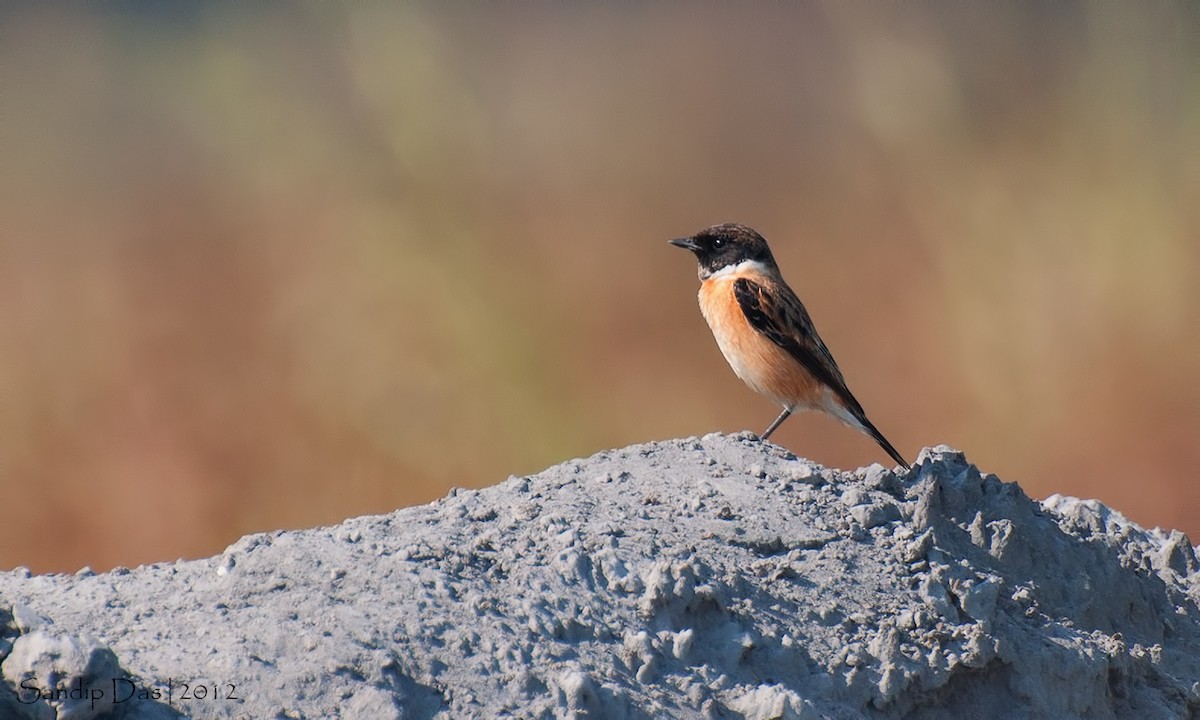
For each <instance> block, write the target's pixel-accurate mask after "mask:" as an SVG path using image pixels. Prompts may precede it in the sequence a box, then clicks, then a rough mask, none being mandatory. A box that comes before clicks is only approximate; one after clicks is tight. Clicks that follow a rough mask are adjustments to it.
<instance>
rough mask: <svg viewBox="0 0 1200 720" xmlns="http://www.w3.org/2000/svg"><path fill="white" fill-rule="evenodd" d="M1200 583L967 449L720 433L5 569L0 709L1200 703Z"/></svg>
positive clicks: (507, 712) (803, 712) (1151, 547)
mask: <svg viewBox="0 0 1200 720" xmlns="http://www.w3.org/2000/svg"><path fill="white" fill-rule="evenodd" d="M1198 599H1200V573H1198V572H1197V563H1196V558H1195V555H1194V553H1193V549H1192V547H1191V546H1190V543H1189V542H1188V541H1187V538H1186V537H1184V536H1183V535H1181V534H1179V533H1170V534H1167V533H1163V532H1161V531H1158V530H1149V531H1148V530H1144V529H1142V528H1140V527H1138V526H1136V525H1134V524H1132V523H1130V522H1129V521H1127V520H1126V519H1124V518H1123V517H1122V516H1121V515H1120V514H1119V513H1117V512H1115V511H1112V510H1109V509H1108V508H1106V507H1104V506H1103V505H1100V504H1098V503H1096V502H1091V501H1080V500H1075V499H1071V498H1062V497H1054V498H1051V499H1049V500H1047V501H1046V502H1044V503H1038V502H1034V501H1032V500H1030V499H1029V498H1028V497H1026V496H1025V495H1024V493H1022V492H1021V490H1020V488H1018V487H1017V486H1016V485H1015V484H1010V483H1004V482H1001V481H1000V480H999V479H997V478H996V477H994V476H992V475H985V474H982V473H981V472H980V471H979V470H977V469H976V468H975V467H974V466H973V465H970V464H969V463H968V462H967V460H966V459H965V458H964V457H963V456H962V455H961V454H960V453H957V452H955V451H953V450H950V449H948V448H945V447H939V448H935V449H933V450H926V451H925V452H923V453H922V454H921V456H920V458H919V459H918V462H917V464H916V465H915V466H914V467H913V470H912V471H911V472H910V473H906V474H900V475H897V474H894V473H893V472H892V471H890V470H887V469H885V468H883V467H881V466H878V465H873V466H871V467H868V468H865V469H862V470H859V471H857V472H854V473H844V472H840V471H836V470H830V469H825V468H821V467H819V466H816V465H814V464H812V463H810V462H808V461H807V460H803V459H799V458H796V457H795V456H794V455H792V454H791V453H789V452H788V451H786V450H785V449H783V448H781V447H778V446H775V445H769V444H763V443H760V442H758V441H757V440H755V439H753V438H752V437H751V436H748V435H737V436H720V435H710V436H706V437H704V438H701V439H687V440H678V441H668V442H659V443H650V444H646V445H639V446H634V447H629V448H625V449H621V450H613V451H608V452H603V453H600V454H598V455H596V456H594V457H591V458H588V459H586V460H574V461H571V462H567V463H564V464H562V465H559V466H557V467H554V468H551V469H549V470H546V471H545V472H542V473H539V474H537V475H534V476H531V477H523V478H517V477H514V478H510V479H508V480H507V481H506V482H503V483H501V484H499V485H497V486H495V487H491V488H488V489H486V490H481V491H457V492H454V493H451V495H450V496H448V497H446V498H445V499H443V500H440V501H438V502H435V503H432V504H430V505H426V506H423V507H416V508H409V509H405V510H400V511H397V512H394V513H392V514H390V515H386V516H380V517H365V518H356V519H353V520H348V521H347V522H345V523H343V524H342V525H339V526H337V527H333V528H321V529H315V530H307V531H301V532H277V533H272V534H264V535H254V536H250V537H246V538H243V539H242V540H240V541H239V542H237V543H236V544H234V545H233V546H232V547H230V548H229V549H228V550H227V551H226V552H225V553H224V554H223V555H221V556H219V557H214V558H210V559H207V560H198V561H187V562H182V561H181V562H177V563H174V564H163V565H155V566H150V567H143V568H138V569H136V570H125V569H119V570H116V571H113V572H110V573H105V574H102V575H95V574H91V573H87V572H84V573H80V574H77V575H74V576H62V575H56V576H30V575H29V573H28V572H22V571H17V572H11V573H5V574H3V575H0V657H2V658H3V664H2V665H0V672H2V674H3V679H4V682H3V683H0V717H4V718H14V719H18V718H54V717H59V718H66V717H71V718H89V717H102V716H104V714H105V713H108V716H109V717H117V718H123V717H130V718H132V717H137V718H170V717H178V716H181V715H182V716H187V717H194V718H270V717H287V718H327V717H343V718H435V717H436V718H443V717H445V718H464V717H522V718H537V717H596V718H646V717H679V718H688V717H705V718H708V717H712V718H717V717H721V718H738V717H745V718H751V719H755V720H757V719H762V718H823V717H828V718H863V717H868V718H901V717H904V718H947V719H949V718H973V717H988V718H1004V717H1013V718H1025V717H1053V718H1125V717H1128V718H1196V717H1200V683H1198V682H1197V680H1200V623H1198V622H1197V618H1198V617H1200V609H1198V606H1197V600H1198ZM56 713H57V714H56Z"/></svg>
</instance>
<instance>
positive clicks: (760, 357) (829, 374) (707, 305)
mask: <svg viewBox="0 0 1200 720" xmlns="http://www.w3.org/2000/svg"><path fill="white" fill-rule="evenodd" d="M670 242H671V244H672V245H675V246H677V247H681V248H684V249H686V250H691V251H692V253H694V254H695V255H696V260H697V261H698V263H699V265H700V270H699V274H700V312H701V313H703V314H704V319H705V320H707V321H708V326H709V327H710V328H712V332H713V336H714V337H715V338H716V339H717V345H718V346H719V347H720V348H721V353H722V354H723V355H724V356H725V359H726V360H727V361H728V362H729V366H730V367H732V368H733V372H734V373H735V374H736V375H737V376H738V377H739V378H741V379H742V381H743V382H745V383H746V384H747V385H749V386H750V388H751V389H752V390H754V391H755V392H758V393H761V394H763V395H765V396H767V397H768V398H770V399H772V400H774V401H775V402H776V403H778V404H779V405H781V406H783V412H781V413H780V414H779V417H777V418H775V422H773V423H771V425H770V426H769V427H768V428H767V429H766V430H765V431H763V434H762V436H761V437H762V439H763V440H766V439H767V438H769V437H770V436H771V433H773V432H775V429H776V428H778V427H779V425H780V424H781V423H782V422H783V421H784V420H787V418H788V416H789V415H791V414H792V412H794V411H799V410H821V411H823V412H826V413H828V414H830V415H832V416H833V417H835V418H837V419H838V420H840V421H842V422H843V423H845V424H847V425H849V426H850V427H852V428H855V429H856V430H859V431H861V432H863V433H865V434H867V435H869V436H871V437H872V438H874V440H875V442H877V443H879V446H880V447H882V448H883V449H884V450H885V451H887V454H888V455H891V456H892V459H893V460H895V461H896V462H898V463H900V464H901V465H903V466H904V467H905V468H906V469H907V468H908V467H909V465H908V463H907V462H905V460H904V456H902V455H901V454H900V453H899V452H898V451H897V450H896V448H895V447H893V446H892V444H891V443H890V442H888V441H887V438H885V437H884V436H883V433H881V432H879V431H878V430H876V429H875V426H874V425H872V424H871V421H870V420H868V419H867V414H866V412H864V411H863V407H862V405H860V404H859V402H858V400H856V399H855V398H854V395H852V394H851V393H850V388H848V387H846V381H845V380H844V379H843V378H842V371H841V370H839V369H838V366H837V363H836V362H834V359H833V355H831V354H830V352H829V348H827V347H825V343H824V342H822V341H821V336H820V335H817V329H816V328H815V327H813V323H812V320H811V319H810V318H809V317H808V311H807V310H805V309H804V304H803V303H801V302H800V298H798V297H796V293H794V292H792V289H791V288H790V287H788V284H787V283H786V282H784V280H783V276H782V275H781V274H780V272H779V266H778V265H776V264H775V258H774V256H772V255H771V248H769V247H768V246H767V241H766V240H765V239H763V237H762V235H759V234H758V233H757V232H755V231H754V230H752V229H751V228H748V227H746V226H745V225H737V224H735V223H727V224H725V225H714V226H712V227H710V228H708V229H707V230H702V231H700V232H698V233H696V234H695V235H693V236H691V237H686V238H679V239H677V240H671V241H670Z"/></svg>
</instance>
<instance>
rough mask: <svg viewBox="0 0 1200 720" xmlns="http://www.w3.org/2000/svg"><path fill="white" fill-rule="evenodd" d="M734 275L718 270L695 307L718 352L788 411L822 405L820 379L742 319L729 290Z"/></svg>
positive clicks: (702, 288)
mask: <svg viewBox="0 0 1200 720" xmlns="http://www.w3.org/2000/svg"><path fill="white" fill-rule="evenodd" d="M737 278H738V276H735V275H724V276H720V277H714V278H710V279H708V280H705V281H704V282H703V283H702V284H701V285H700V312H702V313H703V314H704V319H705V320H707V321H708V326H709V327H710V328H712V332H713V336H714V337H715V338H716V339H717V345H718V346H719V347H720V348H721V354H723V355H724V356H725V360H726V361H728V362H729V366H730V367H731V368H733V372H734V373H735V374H736V375H737V376H738V377H739V378H741V379H742V381H743V382H745V383H746V384H747V385H749V386H750V387H751V389H753V390H754V391H755V392H758V393H761V394H763V395H766V396H767V397H769V398H771V399H772V400H774V401H775V402H776V403H778V404H779V405H782V406H783V407H787V408H791V409H793V410H810V409H824V407H825V405H826V404H827V403H828V398H827V397H826V396H827V395H828V393H826V392H822V390H823V388H822V387H821V386H820V383H818V382H817V380H816V379H815V378H814V377H813V376H812V375H811V374H810V373H809V372H808V370H807V369H805V367H804V366H803V365H801V364H800V362H799V361H797V360H796V359H795V358H793V357H792V356H791V355H790V354H789V353H788V352H787V351H786V350H784V349H783V348H781V347H779V346H778V345H776V344H775V343H773V342H771V341H770V340H769V339H768V338H767V337H765V336H764V335H763V334H762V333H760V332H759V331H757V330H755V329H754V328H753V327H752V326H751V325H750V322H749V321H748V320H746V316H745V314H744V313H742V308H741V306H740V305H738V301H737V298H735V297H734V295H733V283H734V281H735V280H737ZM753 279H755V280H758V278H753Z"/></svg>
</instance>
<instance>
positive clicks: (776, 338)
mask: <svg viewBox="0 0 1200 720" xmlns="http://www.w3.org/2000/svg"><path fill="white" fill-rule="evenodd" d="M733 295H734V297H735V298H737V301H738V305H740V306H741V308H742V313H743V314H744V315H745V316H746V320H748V321H749V322H750V325H751V326H752V327H753V328H754V329H755V330H758V331H759V332H761V333H762V334H763V335H765V336H766V337H767V338H768V339H769V340H770V341H771V342H773V343H775V344H776V345H778V346H779V347H781V348H783V349H784V350H786V351H787V352H788V354H789V355H791V356H792V357H794V358H795V359H796V361H797V362H799V363H800V364H801V365H803V366H804V367H805V369H806V370H808V371H809V372H810V373H812V375H813V377H815V378H816V379H817V380H818V381H820V382H821V383H823V384H825V385H827V386H829V389H831V390H833V392H834V393H836V394H837V396H838V398H839V399H840V400H841V401H842V404H844V405H845V406H846V409H847V410H849V411H850V413H851V414H852V415H854V418H855V419H856V420H858V421H859V422H860V423H862V426H863V429H864V430H866V431H867V434H869V435H870V436H871V437H872V438H873V439H874V440H875V442H877V443H879V446H880V447H882V448H883V449H884V450H885V451H886V452H887V454H888V455H891V456H892V459H893V460H895V461H896V462H898V463H900V464H901V465H903V466H904V467H906V468H907V467H908V463H907V462H906V461H905V460H904V457H903V456H902V455H901V454H900V453H899V452H898V451H897V450H896V448H895V447H893V446H892V444H891V443H890V442H888V441H887V438H885V437H884V436H883V433H881V432H879V430H877V429H876V428H875V426H874V425H872V424H871V421H870V420H868V419H867V413H866V411H864V410H863V407H862V405H861V404H860V403H859V402H858V400H857V399H856V398H855V397H854V395H853V394H851V392H850V388H848V387H846V381H845V379H843V378H842V372H841V370H839V369H838V366H837V363H836V362H834V360H833V354H832V353H830V352H829V348H827V347H825V343H824V342H822V341H821V338H820V337H819V336H818V335H817V333H816V331H815V330H814V329H813V324H812V319H811V318H809V316H808V311H807V310H805V309H804V304H803V303H801V302H800V298H798V297H796V296H795V294H794V293H792V292H791V291H790V290H785V291H783V292H780V293H778V294H777V295H772V294H769V293H767V291H766V290H765V289H764V288H763V286H762V285H760V284H758V283H756V282H754V281H753V280H749V279H747V278H738V279H737V280H735V281H734V283H733Z"/></svg>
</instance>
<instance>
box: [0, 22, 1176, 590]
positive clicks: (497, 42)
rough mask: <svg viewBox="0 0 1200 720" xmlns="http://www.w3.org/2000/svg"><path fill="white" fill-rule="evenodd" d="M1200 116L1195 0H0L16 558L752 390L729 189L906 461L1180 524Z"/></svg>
mask: <svg viewBox="0 0 1200 720" xmlns="http://www.w3.org/2000/svg"><path fill="white" fill-rule="evenodd" d="M1197 128H1200V11H1197V9H1196V6H1195V5H1194V4H1188V3H1157V4H1153V5H1137V4H1075V3H1054V4H1034V3H1023V4H1004V5H985V4H968V5H947V4H938V5H920V4H918V5H913V4H892V5H887V6H873V5H872V6H868V5H857V4H840V3H812V4H800V5H775V4H770V5H768V4H761V5H756V6H753V7H752V8H749V7H744V8H739V9H735V8H732V7H719V6H690V7H687V8H684V7H677V6H671V5H647V6H622V7H618V6H607V5H606V6H599V5H597V6H585V5H536V6H513V5H504V6H477V7H468V6H463V5H435V4H428V5H403V6H397V7H393V6H386V5H383V4H351V5H335V4H320V5H317V4H310V5H291V6H283V5H278V6H277V5H260V4H254V5H244V6H235V5H230V4H223V3H222V4H211V5H183V4H175V3H168V4H162V5H160V4H155V3H119V4H118V3H110V4H93V5H83V4H75V5H69V6H61V7H56V6H53V5H49V4H47V5H29V6H26V7H11V6H6V7H5V8H4V9H0V157H2V161H0V197H2V198H3V207H2V208H0V485H2V488H3V493H4V497H5V498H6V500H7V502H8V506H9V507H10V510H9V512H8V513H7V514H6V522H5V523H4V524H3V526H2V527H0V566H4V567H11V566H14V565H26V566H30V567H32V568H34V569H38V570H47V569H57V570H73V569H75V568H77V567H79V566H82V565H85V564H87V565H91V566H93V567H96V568H106V567H109V566H112V565H114V564H124V565H131V564H136V563H142V562H149V561H154V560H166V559H173V558H174V557H176V556H180V555H184V556H198V555H207V554H211V553H215V552H218V551H219V550H220V549H221V548H222V547H224V546H225V545H226V544H227V543H229V542H231V541H233V540H234V539H236V538H237V537H238V536H239V535H241V534H243V533H246V532H251V531H260V530H269V529H274V528H277V527H301V526H306V525H312V524H317V523H334V522H337V521H339V520H341V519H342V518H344V517H346V516H349V515H353V514H361V513H368V512H386V511H388V510H391V509H392V508H394V507H397V506H399V505H404V504H412V503H418V502H424V501H427V500H429V499H432V498H434V497H437V496H439V495H441V494H443V493H444V492H445V491H446V489H447V488H448V487H450V486H454V485H458V486H481V485H487V484H491V483H494V482H496V481H498V480H500V479H502V478H504V477H505V476H506V475H508V474H509V473H527V472H532V471H535V470H538V469H540V468H541V467H543V466H545V465H548V464H551V463H554V462H557V461H559V460H562V459H565V458H569V457H574V456H577V455H583V454H590V453H591V452H594V451H597V450H600V449H603V448H605V447H610V446H615V445H624V444H627V443H632V442H640V441H645V440H650V439H656V438H667V437H674V436H681V435H692V434H703V433H706V432H709V431H713V430H725V431H735V430H739V429H744V428H748V429H752V430H761V429H762V427H763V426H765V425H766V423H767V422H768V421H769V420H770V419H771V418H773V417H774V414H775V409H774V408H772V407H771V406H770V405H769V403H768V402H767V401H765V400H763V399H761V398H758V397H756V396H754V395H753V394H752V393H751V392H750V391H749V390H747V389H745V388H744V387H743V386H742V385H741V384H740V383H739V382H738V381H737V380H736V379H735V378H734V377H733V375H732V373H731V372H730V371H729V370H728V368H727V367H726V366H725V364H724V362H723V360H722V359H721V357H720V355H719V353H718V352H717V350H716V348H715V345H714V343H713V342H712V340H711V337H710V336H709V334H708V331H707V328H706V327H705V326H704V324H703V321H702V320H701V318H700V314H699V311H698V309H697V308H696V306H695V300H694V293H695V290H696V280H695V276H694V268H693V266H692V264H691V260H690V258H688V257H686V256H685V255H684V254H682V253H679V252H678V251H676V250H674V249H672V248H669V247H668V246H667V245H666V244H665V240H666V239H668V238H671V237H676V236H679V235H681V234H686V233H690V232H693V231H695V230H697V229H699V228H701V227H703V226H706V225H708V224H711V223H715V222H723V221H740V222H746V223H749V224H751V225H753V226H755V227H757V228H758V229H759V230H761V231H762V232H763V233H764V234H765V235H766V236H767V237H768V239H770V240H771V241H772V242H773V245H774V247H775V248H776V254H777V256H778V257H779V260H780V262H781V265H782V266H783V268H784V271H785V275H786V276H787V277H788V278H789V280H790V281H791V282H792V284H793V286H794V287H796V288H797V289H798V291H799V292H800V294H801V296H802V297H803V298H804V299H805V300H806V302H807V303H808V305H809V309H810V311H811V312H812V314H813V316H814V318H815V320H816V322H817V325H818V328H820V330H821V332H822V335H823V336H824V337H825V339H826V341H827V342H828V343H829V345H830V346H831V348H832V349H833V351H834V354H835V355H836V356H837V357H838V359H839V362H840V364H841V366H842V369H843V370H844V371H845V373H846V376H847V378H848V380H849V382H850V385H851V387H852V388H854V390H855V392H856V394H857V395H858V396H859V398H860V399H861V400H862V401H863V402H864V404H865V405H866V407H867V410H868V412H869V413H870V415H871V417H872V418H873V419H874V421H875V423H876V424H877V425H879V427H880V428H881V429H882V430H883V431H884V432H885V433H886V434H887V435H888V436H889V437H890V438H891V439H892V441H893V442H895V443H896V444H897V445H898V446H899V447H900V448H901V449H902V450H903V451H904V452H905V453H906V454H908V455H909V456H910V457H911V456H913V455H915V453H916V451H917V449H918V448H920V447H921V446H924V445H932V444H937V443H941V442H946V443H949V444H952V445H955V446H957V447H959V448H961V449H963V450H965V451H967V452H968V454H969V456H970V457H971V459H972V460H974V461H975V462H977V463H979V464H980V465H981V466H982V467H983V468H984V469H986V470H990V471H993V472H997V473H999V474H1000V475H1001V476H1002V477H1004V478H1005V479H1006V480H1017V481H1020V482H1021V484H1022V485H1023V486H1024V487H1025V488H1026V490H1027V491H1029V492H1031V493H1032V494H1035V495H1045V494H1049V493H1051V492H1064V493H1068V494H1075V495H1082V496H1088V497H1099V498H1101V499H1103V500H1104V501H1106V502H1108V503H1110V504H1112V505H1113V506H1115V507H1117V508H1118V509H1121V510H1123V511H1125V512H1126V513H1127V514H1129V515H1130V516H1132V517H1133V518H1134V519H1135V520H1138V521H1140V522H1142V523H1146V524H1151V525H1154V524H1159V525H1165V526H1171V527H1179V528H1182V529H1184V530H1187V531H1189V532H1191V533H1192V534H1193V537H1195V536H1196V534H1197V532H1200V490H1197V487H1196V483H1195V482H1194V475H1195V468H1196V467H1197V464H1198V463H1200V385H1198V383H1197V381H1196V375H1197V370H1200V322H1197V320H1198V313H1197V307H1200V210H1198V208H1200V202H1198V201H1200V133H1198V132H1197ZM775 439H776V440H778V441H779V442H780V443H782V444H785V445H787V446H788V447H790V448H791V449H793V450H794V451H795V452H797V453H798V454H801V455H806V456H809V457H812V458H814V459H816V460H818V461H821V462H824V463H827V464H833V465H839V466H855V465H860V464H866V463H869V462H872V461H881V460H884V459H885V458H882V457H881V456H880V455H879V452H878V451H877V449H876V448H875V447H874V445H873V444H872V443H871V442H870V441H869V440H867V439H865V438H862V437H860V436H858V435H856V434H854V433H852V432H850V431H848V430H846V429H845V428H842V427H840V426H837V425H836V424H834V423H832V422H831V421H829V420H827V419H824V418H819V417H807V416H806V417H802V418H798V419H795V420H792V421H789V423H788V424H787V425H785V426H784V427H783V429H781V430H780V432H779V434H778V435H776V437H775Z"/></svg>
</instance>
